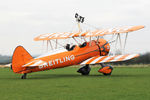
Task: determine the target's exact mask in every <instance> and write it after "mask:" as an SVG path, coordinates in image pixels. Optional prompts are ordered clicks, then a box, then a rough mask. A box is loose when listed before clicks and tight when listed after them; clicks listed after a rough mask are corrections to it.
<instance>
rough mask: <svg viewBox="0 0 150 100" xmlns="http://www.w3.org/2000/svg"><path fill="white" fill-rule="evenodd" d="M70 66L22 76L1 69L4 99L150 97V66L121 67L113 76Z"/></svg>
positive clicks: (119, 99) (129, 99) (128, 99)
mask: <svg viewBox="0 0 150 100" xmlns="http://www.w3.org/2000/svg"><path fill="white" fill-rule="evenodd" d="M77 69H78V68H74V67H68V68H62V69H55V70H49V71H44V72H36V73H31V74H28V76H27V79H25V80H22V79H20V76H21V75H20V74H14V73H13V72H12V71H11V70H10V69H9V68H0V100H150V67H143V68H141V67H138V68H135V67H134V68H130V67H123V68H121V67H118V68H114V70H113V73H112V76H103V75H102V74H100V73H98V72H97V70H98V69H99V68H98V67H94V68H92V70H91V73H90V75H89V76H81V75H80V74H79V73H77V72H76V70H77Z"/></svg>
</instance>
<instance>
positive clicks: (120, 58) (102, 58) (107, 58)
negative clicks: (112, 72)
mask: <svg viewBox="0 0 150 100" xmlns="http://www.w3.org/2000/svg"><path fill="white" fill-rule="evenodd" d="M138 56H139V54H126V55H115V56H95V57H92V58H89V59H87V60H85V61H83V62H82V63H81V64H80V65H84V64H97V63H105V62H118V61H125V60H129V59H133V58H136V57H138Z"/></svg>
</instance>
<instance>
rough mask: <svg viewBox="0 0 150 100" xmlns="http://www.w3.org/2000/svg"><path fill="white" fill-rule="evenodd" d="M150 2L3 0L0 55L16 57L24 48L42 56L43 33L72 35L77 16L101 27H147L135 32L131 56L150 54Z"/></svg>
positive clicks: (130, 42)
mask: <svg viewBox="0 0 150 100" xmlns="http://www.w3.org/2000/svg"><path fill="white" fill-rule="evenodd" d="M149 12H150V0H0V54H2V55H12V54H13V51H14V49H15V48H16V46H18V45H22V46H24V47H25V48H26V50H28V51H29V53H31V55H37V54H40V53H41V50H42V42H36V41H34V40H33V39H34V38H35V37H36V36H38V35H40V34H43V33H52V32H70V31H71V29H72V27H73V25H74V24H75V19H74V14H75V13H79V14H80V15H82V16H84V17H85V23H88V24H90V25H93V26H95V27H98V28H111V27H118V26H131V25H144V26H145V28H144V29H141V30H138V31H135V32H131V34H129V38H128V41H127V47H126V49H127V51H128V52H130V53H145V52H150V46H149V43H150V13H149Z"/></svg>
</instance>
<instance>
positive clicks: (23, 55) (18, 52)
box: [12, 46, 33, 73]
mask: <svg viewBox="0 0 150 100" xmlns="http://www.w3.org/2000/svg"><path fill="white" fill-rule="evenodd" d="M31 59H33V57H32V56H31V55H30V54H29V53H28V52H27V51H26V50H25V49H24V48H23V47H22V46H18V47H16V49H15V51H14V53H13V56H12V70H13V72H15V73H21V71H23V69H24V68H23V67H22V65H24V64H26V63H27V62H28V61H29V60H31Z"/></svg>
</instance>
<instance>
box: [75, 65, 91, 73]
mask: <svg viewBox="0 0 150 100" xmlns="http://www.w3.org/2000/svg"><path fill="white" fill-rule="evenodd" d="M90 71H91V68H90V67H89V65H85V66H83V67H81V68H80V69H79V70H78V71H77V72H78V73H81V75H89V73H90Z"/></svg>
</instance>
